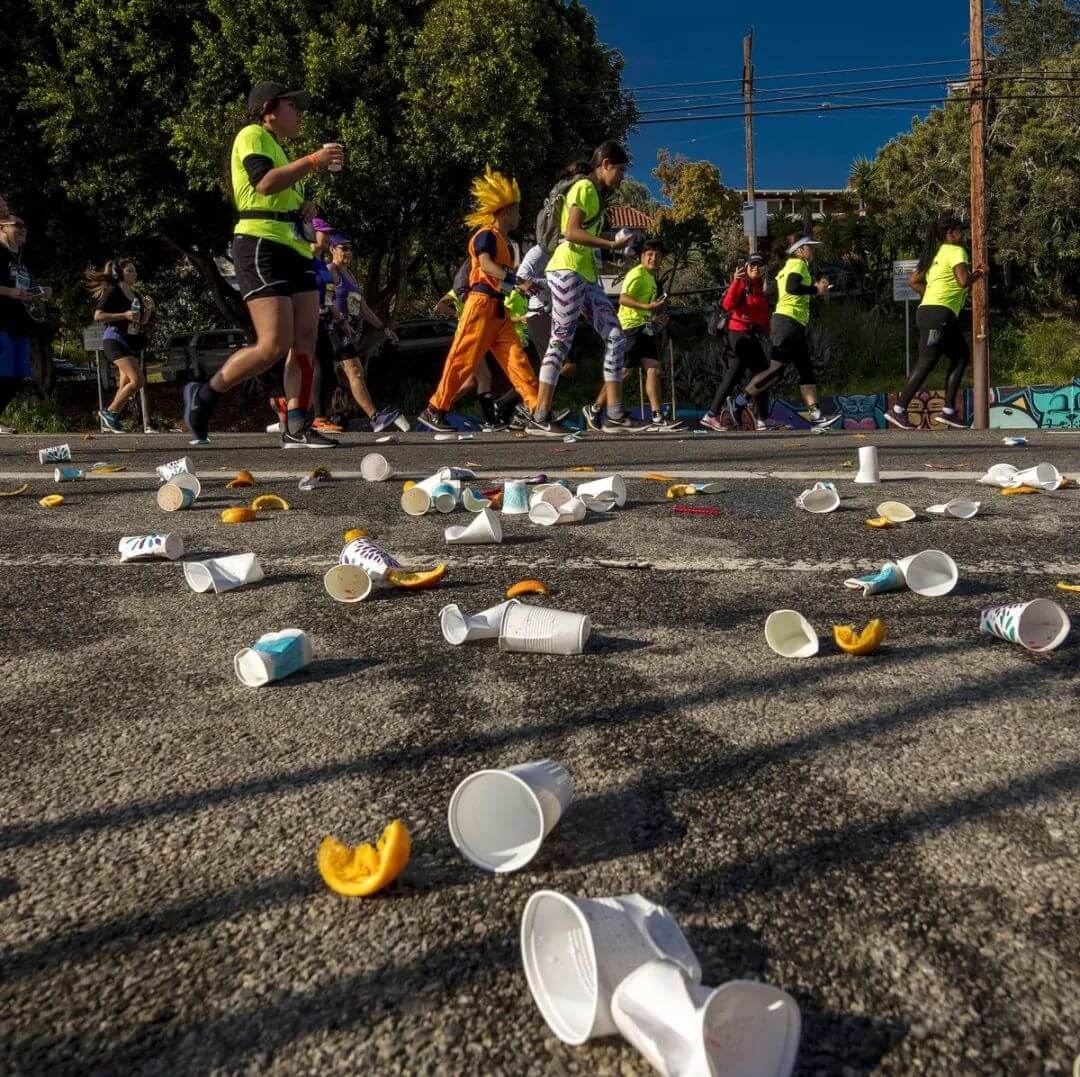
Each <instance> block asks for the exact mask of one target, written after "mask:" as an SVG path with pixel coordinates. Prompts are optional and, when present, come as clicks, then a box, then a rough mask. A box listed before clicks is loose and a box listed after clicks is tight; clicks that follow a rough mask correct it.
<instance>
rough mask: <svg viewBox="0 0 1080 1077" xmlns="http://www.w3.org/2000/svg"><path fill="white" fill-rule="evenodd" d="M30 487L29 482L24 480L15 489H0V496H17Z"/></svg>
mask: <svg viewBox="0 0 1080 1077" xmlns="http://www.w3.org/2000/svg"><path fill="white" fill-rule="evenodd" d="M29 489H30V483H28V482H24V483H23V484H22V486H20V487H19V488H18V489H17V490H0V497H18V496H19V494H25V493H26V491H27V490H29Z"/></svg>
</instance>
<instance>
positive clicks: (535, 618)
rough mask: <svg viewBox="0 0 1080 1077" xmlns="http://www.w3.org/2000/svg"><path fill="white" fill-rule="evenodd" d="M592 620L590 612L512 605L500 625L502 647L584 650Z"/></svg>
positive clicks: (532, 650)
mask: <svg viewBox="0 0 1080 1077" xmlns="http://www.w3.org/2000/svg"><path fill="white" fill-rule="evenodd" d="M591 632H592V623H591V622H590V621H589V618H588V616H587V615H586V614H583V613H569V612H567V611H566V610H553V609H550V608H548V607H545V606H529V605H526V604H525V603H524V602H521V603H518V604H517V605H516V606H509V607H507V609H506V610H505V611H504V612H503V619H502V624H501V625H500V626H499V650H500V651H513V652H517V653H525V654H581V653H582V651H584V650H585V644H586V643H587V642H588V639H589V634H590V633H591Z"/></svg>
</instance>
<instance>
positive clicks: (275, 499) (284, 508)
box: [251, 494, 289, 512]
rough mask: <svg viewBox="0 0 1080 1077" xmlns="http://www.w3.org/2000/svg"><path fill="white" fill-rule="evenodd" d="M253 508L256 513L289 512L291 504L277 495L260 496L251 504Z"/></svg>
mask: <svg viewBox="0 0 1080 1077" xmlns="http://www.w3.org/2000/svg"><path fill="white" fill-rule="evenodd" d="M251 507H252V508H253V509H254V510H255V511H256V512H263V511H267V512H288V511H289V503H288V501H286V500H285V498H283V497H279V496H278V495H277V494H260V495H259V496H258V497H257V498H255V500H254V501H252V502H251Z"/></svg>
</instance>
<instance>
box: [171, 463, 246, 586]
mask: <svg viewBox="0 0 1080 1077" xmlns="http://www.w3.org/2000/svg"><path fill="white" fill-rule="evenodd" d="M166 485H168V484H166ZM162 489H164V487H162ZM262 578H263V570H262V566H261V565H260V564H259V561H258V558H257V557H256V556H255V555H254V554H253V553H235V554H230V555H229V556H228V557H212V558H207V559H206V560H205V561H185V562H184V579H185V580H187V583H188V586H189V587H190V588H191V589H192V590H193V591H197V592H198V593H199V594H203V593H205V592H206V591H209V590H211V588H212V589H213V591H214V593H215V594H221V592H222V591H234V590H236V588H237V587H244V586H246V585H247V584H249V583H258V582H259V580H261V579H262Z"/></svg>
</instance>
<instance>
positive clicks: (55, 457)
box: [37, 445, 71, 464]
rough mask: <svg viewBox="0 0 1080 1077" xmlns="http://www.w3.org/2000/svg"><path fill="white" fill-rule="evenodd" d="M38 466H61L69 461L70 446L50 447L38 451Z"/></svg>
mask: <svg viewBox="0 0 1080 1077" xmlns="http://www.w3.org/2000/svg"><path fill="white" fill-rule="evenodd" d="M37 455H38V463H39V464H62V463H63V462H64V461H65V460H70V459H71V446H70V445H50V446H49V448H47V449H38V454H37Z"/></svg>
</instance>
